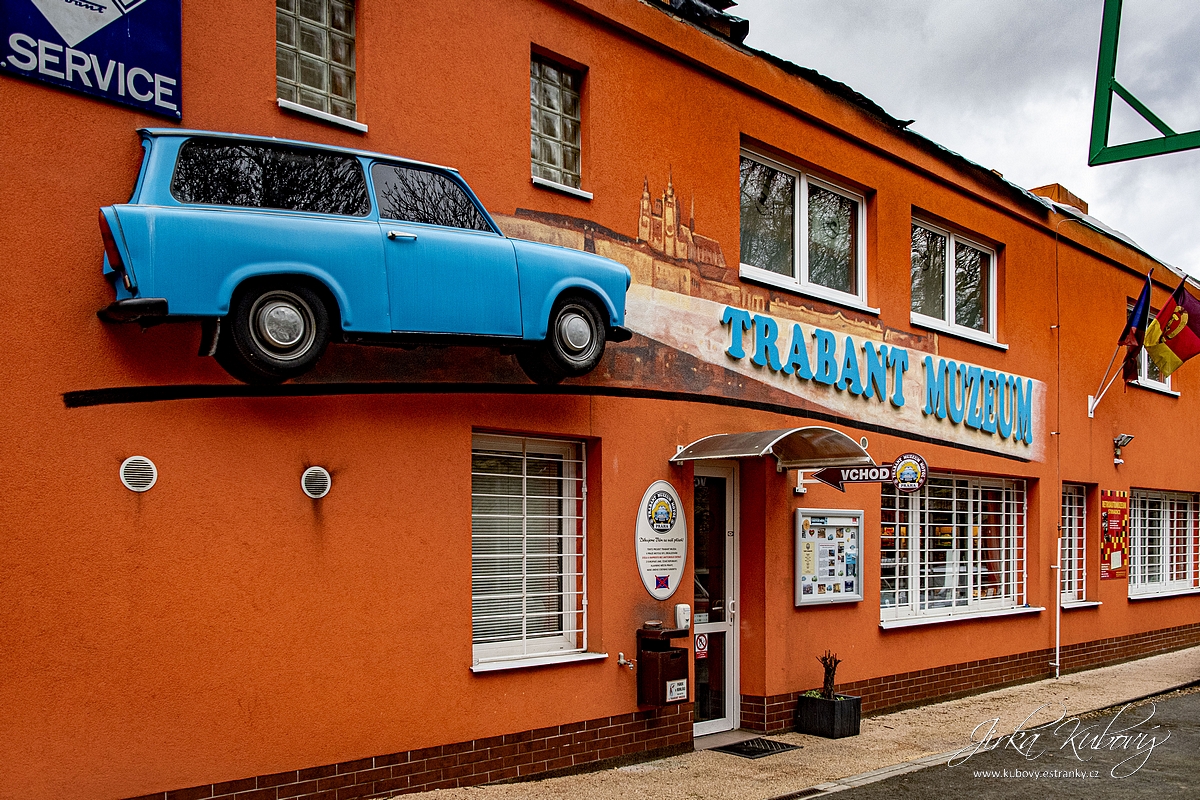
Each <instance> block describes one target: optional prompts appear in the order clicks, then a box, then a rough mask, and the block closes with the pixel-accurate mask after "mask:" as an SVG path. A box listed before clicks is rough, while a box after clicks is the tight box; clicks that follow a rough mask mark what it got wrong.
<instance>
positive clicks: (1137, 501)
mask: <svg viewBox="0 0 1200 800" xmlns="http://www.w3.org/2000/svg"><path fill="white" fill-rule="evenodd" d="M1129 516H1130V519H1129V595H1130V596H1131V597H1133V596H1137V595H1152V594H1163V593H1170V592H1176V591H1181V590H1187V589H1192V588H1195V587H1196V585H1197V572H1196V571H1197V562H1196V549H1197V541H1196V537H1197V530H1196V495H1194V494H1182V493H1178V492H1155V491H1146V490H1140V489H1135V490H1133V491H1132V492H1131V493H1130V498H1129Z"/></svg>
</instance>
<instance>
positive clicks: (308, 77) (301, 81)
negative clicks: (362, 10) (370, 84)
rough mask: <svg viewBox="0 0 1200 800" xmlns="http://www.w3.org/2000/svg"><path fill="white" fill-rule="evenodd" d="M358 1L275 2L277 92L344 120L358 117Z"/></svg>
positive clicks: (284, 0)
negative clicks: (356, 57) (355, 52)
mask: <svg viewBox="0 0 1200 800" xmlns="http://www.w3.org/2000/svg"><path fill="white" fill-rule="evenodd" d="M354 50H355V48H354V3H353V2H344V1H343V0H275V74H276V81H275V87H276V92H277V94H278V96H279V98H280V99H281V100H289V101H291V102H293V103H299V104H300V105H302V106H306V107H307V108H311V109H315V110H316V111H323V112H325V113H326V114H333V115H335V116H338V117H343V118H345V119H355V114H356V111H357V107H356V101H355V89H354V69H355V67H354V64H355V56H354Z"/></svg>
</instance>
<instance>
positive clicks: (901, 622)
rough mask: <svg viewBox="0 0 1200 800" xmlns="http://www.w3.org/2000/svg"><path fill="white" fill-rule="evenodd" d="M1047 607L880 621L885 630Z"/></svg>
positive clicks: (1022, 612)
mask: <svg viewBox="0 0 1200 800" xmlns="http://www.w3.org/2000/svg"><path fill="white" fill-rule="evenodd" d="M1045 610H1046V609H1044V608H1042V607H1041V606H1020V607H1019V608H1001V609H997V610H995V611H975V612H972V613H967V614H945V615H943V616H940V617H908V618H905V619H884V620H880V621H879V627H881V628H883V629H884V630H891V629H892V628H914V627H916V626H918V625H937V624H940V623H942V622H962V621H964V620H972V619H990V618H992V617H1011V616H1014V615H1017V614H1039V613H1041V612H1043V611H1045Z"/></svg>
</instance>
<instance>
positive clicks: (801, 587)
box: [796, 508, 863, 608]
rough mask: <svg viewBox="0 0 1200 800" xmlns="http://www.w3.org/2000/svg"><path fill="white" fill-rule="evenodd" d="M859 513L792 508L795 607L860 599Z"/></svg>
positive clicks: (861, 529)
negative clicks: (794, 517)
mask: <svg viewBox="0 0 1200 800" xmlns="http://www.w3.org/2000/svg"><path fill="white" fill-rule="evenodd" d="M862 531H863V512H862V511H851V510H847V509H842V508H838V509H817V508H798V509H796V607H797V608H798V607H800V606H807V605H818V604H821V603H853V602H858V601H860V600H862V575H861V571H860V569H859V562H860V555H861V553H862Z"/></svg>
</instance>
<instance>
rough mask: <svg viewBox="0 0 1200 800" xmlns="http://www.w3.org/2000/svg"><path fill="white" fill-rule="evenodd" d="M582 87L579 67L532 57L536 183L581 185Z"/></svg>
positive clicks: (531, 129)
mask: <svg viewBox="0 0 1200 800" xmlns="http://www.w3.org/2000/svg"><path fill="white" fill-rule="evenodd" d="M582 90H583V73H582V72H580V71H579V70H575V69H571V68H570V67H566V66H563V65H562V64H559V63H557V62H554V61H551V60H550V59H548V58H545V57H544V56H539V55H536V54H535V55H533V56H532V57H531V58H530V59H529V155H530V162H531V169H532V172H533V179H534V182H535V183H547V184H550V185H551V186H553V187H567V188H568V189H575V190H578V189H580V185H581V181H582V178H583V160H582V155H581V150H580V139H581V126H582V123H583V117H582V111H581V104H580V93H581V92H582ZM575 193H577V192H572V194H575Z"/></svg>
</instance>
